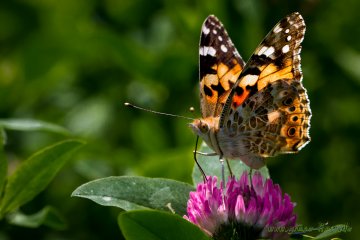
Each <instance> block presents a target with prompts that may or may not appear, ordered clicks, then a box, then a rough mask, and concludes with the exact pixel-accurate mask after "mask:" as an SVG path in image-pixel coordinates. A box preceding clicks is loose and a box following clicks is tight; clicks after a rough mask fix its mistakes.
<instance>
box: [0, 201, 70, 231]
mask: <svg viewBox="0 0 360 240" xmlns="http://www.w3.org/2000/svg"><path fill="white" fill-rule="evenodd" d="M7 220H8V222H9V223H10V224H13V225H17V226H22V227H28V228H37V227H40V226H41V225H44V226H48V227H51V228H53V229H56V230H64V229H65V228H66V222H65V220H64V218H63V216H62V215H61V214H60V213H59V212H58V211H57V210H56V209H55V208H53V207H50V206H46V207H44V208H43V209H41V210H40V211H39V212H37V213H35V214H32V215H26V214H24V213H22V212H18V211H17V212H13V213H11V214H9V215H8V216H7Z"/></svg>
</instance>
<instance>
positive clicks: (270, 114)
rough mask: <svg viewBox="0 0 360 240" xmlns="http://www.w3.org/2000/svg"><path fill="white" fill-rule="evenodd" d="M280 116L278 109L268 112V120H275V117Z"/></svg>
mask: <svg viewBox="0 0 360 240" xmlns="http://www.w3.org/2000/svg"><path fill="white" fill-rule="evenodd" d="M279 117H280V112H278V111H274V112H271V113H268V119H269V122H270V123H271V122H273V121H275V120H276V119H278V118H279Z"/></svg>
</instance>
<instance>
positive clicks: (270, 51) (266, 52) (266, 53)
mask: <svg viewBox="0 0 360 240" xmlns="http://www.w3.org/2000/svg"><path fill="white" fill-rule="evenodd" d="M274 52H275V48H274V47H269V48H268V49H267V50H266V51H265V52H264V54H265V56H267V57H269V56H270V55H271V54H273V53H274Z"/></svg>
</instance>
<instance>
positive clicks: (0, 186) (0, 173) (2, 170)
mask: <svg viewBox="0 0 360 240" xmlns="http://www.w3.org/2000/svg"><path fill="white" fill-rule="evenodd" d="M4 144H5V132H4V130H3V128H1V127H0V196H2V193H3V190H4V186H5V183H6V175H7V169H8V162H7V159H6V155H5V152H4Z"/></svg>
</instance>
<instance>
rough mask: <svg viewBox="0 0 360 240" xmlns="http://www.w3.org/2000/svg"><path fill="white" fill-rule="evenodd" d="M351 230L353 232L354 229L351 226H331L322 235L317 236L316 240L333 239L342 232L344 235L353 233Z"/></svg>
mask: <svg viewBox="0 0 360 240" xmlns="http://www.w3.org/2000/svg"><path fill="white" fill-rule="evenodd" d="M351 230H352V228H351V227H350V226H349V225H346V224H338V225H335V226H330V227H328V228H326V230H325V231H323V232H322V233H320V234H319V235H317V236H316V237H315V238H314V239H316V240H319V239H328V238H329V237H332V236H334V235H336V234H339V233H342V232H343V233H346V232H351Z"/></svg>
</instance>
